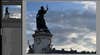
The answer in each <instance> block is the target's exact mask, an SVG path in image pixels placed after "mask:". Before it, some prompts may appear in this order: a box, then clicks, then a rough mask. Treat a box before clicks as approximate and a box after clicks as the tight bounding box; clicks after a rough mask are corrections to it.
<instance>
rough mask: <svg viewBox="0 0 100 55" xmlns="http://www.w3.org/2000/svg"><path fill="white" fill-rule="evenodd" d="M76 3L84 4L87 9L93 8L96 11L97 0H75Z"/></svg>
mask: <svg viewBox="0 0 100 55" xmlns="http://www.w3.org/2000/svg"><path fill="white" fill-rule="evenodd" d="M74 3H79V4H82V5H84V8H85V9H86V10H89V9H92V10H93V11H96V1H74Z"/></svg>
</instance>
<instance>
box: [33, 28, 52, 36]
mask: <svg viewBox="0 0 100 55" xmlns="http://www.w3.org/2000/svg"><path fill="white" fill-rule="evenodd" d="M32 36H33V37H36V36H50V37H52V34H51V33H50V32H49V31H48V30H47V31H44V30H36V31H35V33H34V34H33V35H32Z"/></svg>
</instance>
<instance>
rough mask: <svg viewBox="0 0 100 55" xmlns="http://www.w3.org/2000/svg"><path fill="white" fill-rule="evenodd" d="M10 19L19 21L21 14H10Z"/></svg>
mask: <svg viewBox="0 0 100 55" xmlns="http://www.w3.org/2000/svg"><path fill="white" fill-rule="evenodd" d="M10 17H11V18H19V19H21V13H12V14H11V15H10Z"/></svg>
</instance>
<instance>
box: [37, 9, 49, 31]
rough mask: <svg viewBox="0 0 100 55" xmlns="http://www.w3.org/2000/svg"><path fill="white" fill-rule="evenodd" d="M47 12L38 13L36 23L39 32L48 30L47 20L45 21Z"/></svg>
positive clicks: (41, 10) (42, 10)
mask: <svg viewBox="0 0 100 55" xmlns="http://www.w3.org/2000/svg"><path fill="white" fill-rule="evenodd" d="M46 12H47V10H44V9H40V10H39V11H38V13H37V16H36V23H37V29H38V30H41V29H42V30H48V28H47V26H46V23H45V19H44V15H45V13H46Z"/></svg>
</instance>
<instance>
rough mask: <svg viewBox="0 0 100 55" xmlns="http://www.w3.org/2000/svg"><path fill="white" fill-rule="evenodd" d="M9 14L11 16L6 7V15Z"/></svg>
mask: <svg viewBox="0 0 100 55" xmlns="http://www.w3.org/2000/svg"><path fill="white" fill-rule="evenodd" d="M7 14H9V12H8V7H6V9H5V15H7Z"/></svg>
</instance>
